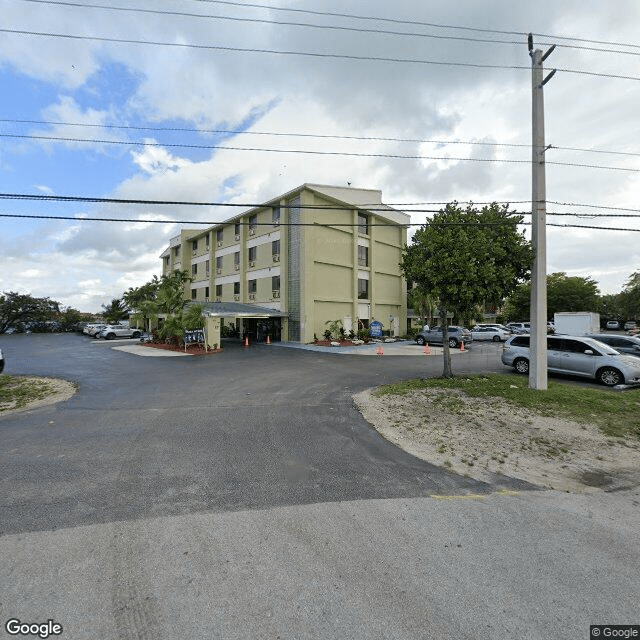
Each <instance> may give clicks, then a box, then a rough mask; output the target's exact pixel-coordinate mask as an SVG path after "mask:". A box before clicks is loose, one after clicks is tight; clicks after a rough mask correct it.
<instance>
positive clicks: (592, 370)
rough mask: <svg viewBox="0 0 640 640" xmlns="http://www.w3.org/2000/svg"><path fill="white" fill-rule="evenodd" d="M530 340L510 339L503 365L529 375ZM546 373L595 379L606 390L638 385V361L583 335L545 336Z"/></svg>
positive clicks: (639, 371) (639, 365)
mask: <svg viewBox="0 0 640 640" xmlns="http://www.w3.org/2000/svg"><path fill="white" fill-rule="evenodd" d="M529 338H530V336H528V335H517V336H513V338H509V340H507V342H506V343H505V345H504V348H503V351H502V362H503V363H504V364H506V365H508V366H511V367H513V368H514V369H515V370H516V371H517V372H518V373H524V374H528V373H529ZM547 370H548V371H551V372H553V373H566V374H570V375H574V376H582V377H585V378H595V379H596V380H597V381H598V382H600V383H602V384H604V385H606V386H608V387H613V386H615V385H618V384H624V383H626V384H640V359H639V358H636V357H635V356H630V355H626V354H621V353H619V352H618V351H616V350H615V349H614V348H613V347H610V346H609V345H606V344H604V343H603V342H599V341H598V340H595V339H593V338H591V337H585V336H566V335H562V336H547Z"/></svg>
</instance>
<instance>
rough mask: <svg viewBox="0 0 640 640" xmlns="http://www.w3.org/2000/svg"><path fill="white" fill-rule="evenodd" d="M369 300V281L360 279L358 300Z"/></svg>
mask: <svg viewBox="0 0 640 640" xmlns="http://www.w3.org/2000/svg"><path fill="white" fill-rule="evenodd" d="M368 299H369V281H368V280H362V279H360V278H358V300H368Z"/></svg>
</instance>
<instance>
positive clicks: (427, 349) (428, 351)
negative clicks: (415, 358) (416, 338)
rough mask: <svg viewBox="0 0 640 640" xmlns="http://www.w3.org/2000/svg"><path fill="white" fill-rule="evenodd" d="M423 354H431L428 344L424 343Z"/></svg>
mask: <svg viewBox="0 0 640 640" xmlns="http://www.w3.org/2000/svg"><path fill="white" fill-rule="evenodd" d="M424 355H425V356H430V355H431V349H429V345H428V344H425V345H424Z"/></svg>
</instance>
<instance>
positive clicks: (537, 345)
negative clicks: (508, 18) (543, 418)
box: [529, 34, 556, 390]
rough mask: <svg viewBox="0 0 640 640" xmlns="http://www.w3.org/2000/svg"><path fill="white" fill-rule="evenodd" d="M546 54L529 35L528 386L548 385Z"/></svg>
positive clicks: (547, 78)
mask: <svg viewBox="0 0 640 640" xmlns="http://www.w3.org/2000/svg"><path fill="white" fill-rule="evenodd" d="M555 47H556V45H553V46H552V47H551V48H550V49H549V50H548V51H547V52H546V53H544V54H543V53H542V51H541V50H540V49H535V50H534V48H533V36H532V34H529V55H530V56H531V70H532V144H531V152H532V155H531V167H532V194H531V241H532V243H533V248H534V249H535V258H534V261H533V269H532V273H531V318H530V320H531V339H530V345H529V355H530V362H529V387H530V388H531V389H539V390H545V389H546V388H547V201H546V200H547V195H546V184H545V160H544V154H545V152H546V151H547V149H548V148H549V147H545V143H544V92H543V87H544V85H545V84H547V82H549V80H550V79H551V77H552V76H553V74H554V73H555V72H556V70H555V69H554V70H553V71H552V72H551V73H550V74H549V75H548V76H547V77H546V78H544V79H543V76H544V69H543V67H542V63H543V62H544V61H545V60H546V59H547V58H548V57H549V55H550V54H551V52H552V51H553V50H554V49H555Z"/></svg>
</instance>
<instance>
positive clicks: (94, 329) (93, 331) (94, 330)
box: [82, 322, 106, 338]
mask: <svg viewBox="0 0 640 640" xmlns="http://www.w3.org/2000/svg"><path fill="white" fill-rule="evenodd" d="M105 326H106V325H105V324H104V323H102V324H99V323H96V322H91V323H89V324H88V325H87V326H86V327H85V328H84V329H83V330H82V333H85V334H86V335H88V336H91V337H93V338H95V337H96V336H97V335H98V334H99V333H100V332H101V331H102V330H103V329H104V328H105Z"/></svg>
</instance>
